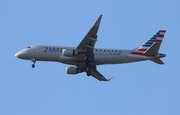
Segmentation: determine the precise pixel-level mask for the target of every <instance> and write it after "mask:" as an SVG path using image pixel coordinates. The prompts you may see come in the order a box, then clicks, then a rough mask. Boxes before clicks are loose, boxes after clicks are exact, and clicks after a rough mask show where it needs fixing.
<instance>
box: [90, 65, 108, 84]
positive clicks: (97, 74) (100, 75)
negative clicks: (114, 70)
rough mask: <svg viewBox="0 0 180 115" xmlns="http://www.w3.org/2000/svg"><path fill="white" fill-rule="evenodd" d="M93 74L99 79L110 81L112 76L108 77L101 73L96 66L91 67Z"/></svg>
mask: <svg viewBox="0 0 180 115" xmlns="http://www.w3.org/2000/svg"><path fill="white" fill-rule="evenodd" d="M90 71H91V75H92V76H93V77H94V78H96V79H98V80H99V81H110V80H111V79H112V78H109V79H106V78H105V77H104V76H103V75H102V74H101V73H99V72H98V71H97V70H96V67H90Z"/></svg>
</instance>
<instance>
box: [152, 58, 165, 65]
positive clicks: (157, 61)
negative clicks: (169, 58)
mask: <svg viewBox="0 0 180 115" xmlns="http://www.w3.org/2000/svg"><path fill="white" fill-rule="evenodd" d="M151 61H153V62H155V63H157V64H164V62H163V61H162V60H161V59H159V58H156V59H151Z"/></svg>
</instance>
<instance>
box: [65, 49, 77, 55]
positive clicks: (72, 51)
mask: <svg viewBox="0 0 180 115" xmlns="http://www.w3.org/2000/svg"><path fill="white" fill-rule="evenodd" d="M76 54H78V53H77V52H76V51H75V50H73V49H63V50H62V55H63V56H67V57H72V56H74V55H76Z"/></svg>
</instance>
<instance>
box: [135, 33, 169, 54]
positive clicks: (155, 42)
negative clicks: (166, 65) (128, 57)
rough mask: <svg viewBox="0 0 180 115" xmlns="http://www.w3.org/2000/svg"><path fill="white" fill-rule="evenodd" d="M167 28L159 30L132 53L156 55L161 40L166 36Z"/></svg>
mask: <svg viewBox="0 0 180 115" xmlns="http://www.w3.org/2000/svg"><path fill="white" fill-rule="evenodd" d="M165 32H166V30H159V31H158V32H157V33H156V34H155V35H154V36H152V37H151V38H150V39H149V40H148V41H146V42H145V43H144V44H143V45H141V46H140V47H139V48H137V49H136V50H135V51H133V52H132V54H137V55H156V54H157V53H158V51H159V48H160V46H161V42H162V40H163V38H164V35H165Z"/></svg>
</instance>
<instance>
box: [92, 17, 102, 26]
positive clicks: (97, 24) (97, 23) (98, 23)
mask: <svg viewBox="0 0 180 115" xmlns="http://www.w3.org/2000/svg"><path fill="white" fill-rule="evenodd" d="M101 18H102V14H101V15H100V16H99V18H98V19H97V21H96V23H95V24H94V26H95V27H99V25H100V22H101Z"/></svg>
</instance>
